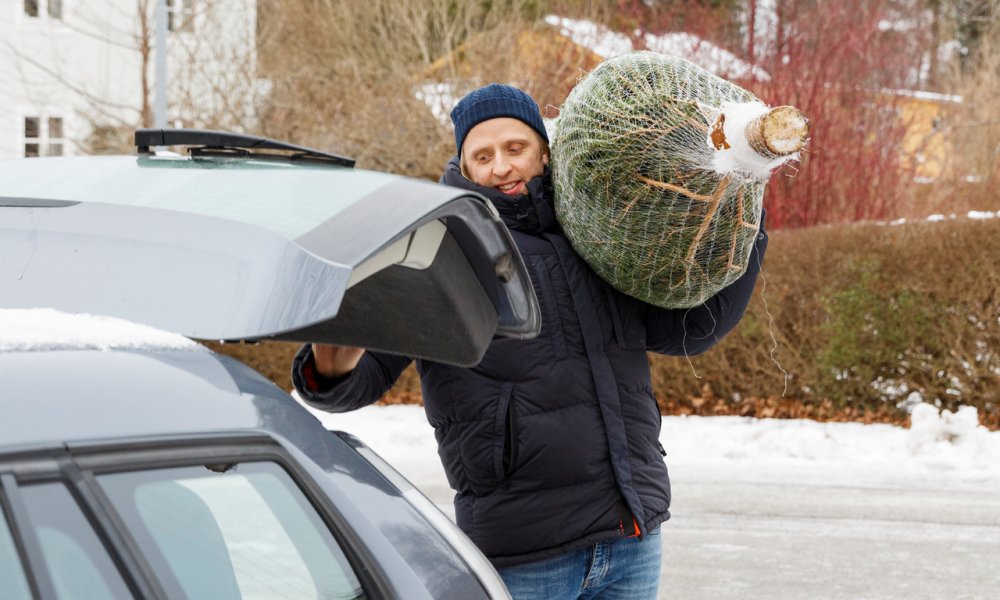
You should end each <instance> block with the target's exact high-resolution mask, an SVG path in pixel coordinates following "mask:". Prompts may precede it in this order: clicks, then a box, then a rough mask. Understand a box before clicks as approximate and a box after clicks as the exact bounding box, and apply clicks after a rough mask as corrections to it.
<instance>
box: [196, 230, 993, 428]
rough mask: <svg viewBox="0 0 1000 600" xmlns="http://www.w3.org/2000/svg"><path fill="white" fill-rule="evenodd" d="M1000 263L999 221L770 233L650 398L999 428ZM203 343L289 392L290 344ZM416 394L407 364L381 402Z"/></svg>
mask: <svg viewBox="0 0 1000 600" xmlns="http://www.w3.org/2000/svg"><path fill="white" fill-rule="evenodd" d="M998 257H1000V219H990V220H967V219H963V220H955V221H944V222H936V223H913V224H905V225H893V226H889V225H871V224H864V225H847V226H843V225H842V226H836V227H832V226H830V227H826V226H824V227H817V228H811V229H801V230H792V231H777V232H774V233H772V234H771V240H770V245H769V248H768V254H767V259H766V261H765V263H764V270H763V277H762V278H761V279H760V280H759V281H758V285H757V290H756V291H755V295H754V298H753V300H752V302H751V305H750V308H749V309H748V311H747V314H746V316H745V317H744V319H743V321H742V322H741V323H740V324H739V326H737V328H736V329H735V330H733V332H732V333H731V334H730V335H729V336H728V337H727V338H726V339H724V340H723V341H722V342H721V343H720V344H719V345H718V346H716V347H715V348H713V349H712V350H711V351H710V352H708V353H706V354H704V355H702V356H697V357H691V358H684V357H680V358H675V357H664V356H654V355H651V356H650V365H651V368H652V372H653V383H654V389H655V392H656V395H657V400H658V401H659V403H660V406H661V408H662V409H663V412H664V413H665V414H677V413H687V414H747V415H757V416H801V417H813V418H822V419H830V418H835V419H858V420H882V421H897V422H902V421H905V419H906V412H905V410H904V409H903V408H902V407H900V406H898V405H900V404H902V403H903V402H904V401H905V400H906V399H907V398H908V397H910V394H911V393H912V392H917V393H918V394H919V395H920V397H922V398H923V399H924V400H925V401H928V402H938V403H939V404H940V405H941V407H942V408H948V409H951V410H953V409H955V408H957V407H958V406H959V405H962V404H966V405H970V406H975V407H976V408H978V409H979V414H980V420H981V422H982V423H983V424H984V425H986V426H988V427H990V428H993V429H1000V272H998V267H997V265H998V264H1000V259H998ZM765 300H766V307H765ZM212 347H213V348H214V349H216V350H220V351H222V352H224V353H226V354H231V355H234V356H237V357H238V358H240V359H241V360H244V361H246V362H248V363H249V364H250V365H251V366H253V367H254V368H256V369H257V370H259V371H261V372H263V373H264V374H265V375H266V376H268V377H270V378H271V379H272V380H274V381H275V382H276V383H278V384H279V385H281V386H282V387H284V388H285V389H288V388H289V387H290V381H289V376H288V368H289V364H290V362H291V357H292V355H293V354H294V350H295V345H290V344H260V345H256V346H251V345H240V344H236V345H233V344H227V345H224V346H219V345H217V344H216V345H212ZM785 373H787V376H786V374H785ZM786 384H787V386H786ZM417 399H419V384H418V381H417V378H416V374H415V373H414V372H413V370H412V368H411V369H410V370H408V371H406V372H405V373H404V374H403V377H402V378H401V379H400V381H399V382H398V383H397V385H396V387H394V388H393V391H392V392H390V396H389V401H391V402H399V401H404V402H413V401H417Z"/></svg>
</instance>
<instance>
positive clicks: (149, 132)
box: [135, 129, 355, 167]
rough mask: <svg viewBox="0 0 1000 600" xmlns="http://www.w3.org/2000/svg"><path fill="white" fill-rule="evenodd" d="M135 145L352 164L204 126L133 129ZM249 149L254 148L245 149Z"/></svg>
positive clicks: (333, 156)
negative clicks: (183, 147) (270, 152)
mask: <svg viewBox="0 0 1000 600" xmlns="http://www.w3.org/2000/svg"><path fill="white" fill-rule="evenodd" d="M135 145H136V149H137V150H138V151H139V152H140V153H142V154H149V153H150V147H152V146H193V147H192V148H189V149H188V151H189V152H190V153H191V156H198V155H201V156H212V155H223V156H251V157H267V156H274V157H281V158H292V159H297V158H306V159H313V160H319V161H323V162H332V163H334V164H337V165H341V166H344V167H353V166H354V163H355V160H354V159H353V158H347V157H346V156H338V155H336V154H330V153H329V152H322V151H320V150H314V149H312V148H306V147H305V146H296V145H295V144H288V143H286V142H279V141H277V140H272V139H268V138H265V137H259V136H255V135H244V134H241V133H230V132H228V131H209V130H205V129H136V130H135ZM250 150H253V151H254V152H248V151H250ZM258 150H281V151H284V152H290V153H291V154H269V153H266V152H263V153H262V152H257V151H258Z"/></svg>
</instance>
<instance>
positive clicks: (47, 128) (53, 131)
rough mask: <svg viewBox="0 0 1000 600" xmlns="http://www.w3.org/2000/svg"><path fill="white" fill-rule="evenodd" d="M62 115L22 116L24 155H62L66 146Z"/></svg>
mask: <svg viewBox="0 0 1000 600" xmlns="http://www.w3.org/2000/svg"><path fill="white" fill-rule="evenodd" d="M63 129H64V128H63V119H62V117H48V118H44V119H43V118H41V117H25V118H24V155H25V156H26V157H34V156H62V155H63V153H64V150H65V146H66V138H65V137H64V135H65V134H64V132H63Z"/></svg>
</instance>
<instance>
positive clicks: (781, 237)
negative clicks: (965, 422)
mask: <svg viewBox="0 0 1000 600" xmlns="http://www.w3.org/2000/svg"><path fill="white" fill-rule="evenodd" d="M998 257H1000V220H998V219H989V220H970V219H962V220H952V221H943V222H924V223H912V224H903V225H892V226H889V225H874V224H858V225H849V226H836V227H817V228H811V229H803V230H793V231H779V232H775V233H773V234H772V235H771V241H770V247H769V249H768V255H767V259H766V261H765V264H764V276H763V278H762V279H761V280H760V281H759V282H758V286H757V290H756V292H755V296H754V299H753V301H752V303H751V306H750V308H749V310H748V312H747V314H746V316H745V317H744V319H743V322H742V323H741V324H740V325H739V326H738V327H737V328H736V329H735V330H734V331H733V333H732V334H731V335H730V336H729V337H727V338H726V339H725V340H723V342H722V343H720V344H719V345H718V346H717V347H716V348H714V349H713V350H712V351H710V352H709V353H707V354H705V355H703V356H699V357H694V358H691V359H686V358H679V359H678V358H670V357H660V356H655V357H651V358H650V363H651V366H652V368H653V371H654V379H655V382H656V391H657V394H658V396H659V397H660V401H661V404H662V405H663V406H665V407H676V406H684V405H685V403H686V399H691V398H695V399H697V398H703V397H704V396H705V395H706V391H707V393H709V394H711V396H712V398H713V399H715V400H716V401H717V402H719V401H721V402H722V403H724V404H727V405H729V406H730V407H731V409H732V410H731V411H732V412H740V410H739V409H740V405H741V404H743V403H745V402H747V401H748V399H749V398H758V399H759V398H762V397H763V398H768V397H770V398H775V397H781V396H782V395H783V396H784V397H785V398H786V399H791V400H793V401H795V402H798V403H801V404H803V405H806V406H809V405H812V406H814V407H820V406H824V407H832V408H833V409H835V410H839V411H844V410H847V411H848V412H851V411H852V410H853V412H855V413H857V414H860V413H864V412H868V413H875V412H878V413H883V414H892V413H898V415H905V411H904V410H903V408H902V407H901V406H898V405H901V404H904V403H905V401H906V399H907V398H911V399H916V398H917V397H918V396H917V395H913V396H911V394H913V392H916V393H917V394H918V395H919V397H920V398H923V399H924V401H927V402H933V403H937V404H939V405H940V406H941V407H942V408H948V409H954V408H956V407H957V406H958V405H961V404H965V405H970V406H975V407H976V408H978V409H979V412H980V420H981V421H982V422H983V423H984V424H987V425H989V426H991V427H993V428H996V427H997V426H998V425H1000V273H998V270H997V268H998V267H997V265H998V264H1000V261H998ZM765 301H766V302H765ZM772 359H773V360H772ZM783 371H784V372H783ZM785 372H787V376H786V375H785ZM786 383H787V388H786ZM695 408H697V407H695ZM672 410H676V409H672Z"/></svg>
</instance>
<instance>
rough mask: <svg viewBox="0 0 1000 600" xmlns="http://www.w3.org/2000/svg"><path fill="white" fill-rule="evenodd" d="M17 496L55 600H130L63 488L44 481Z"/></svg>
mask: <svg viewBox="0 0 1000 600" xmlns="http://www.w3.org/2000/svg"><path fill="white" fill-rule="evenodd" d="M19 492H20V494H21V498H22V499H23V501H24V505H25V509H26V510H27V513H28V518H29V519H30V521H31V527H32V529H34V532H35V536H36V537H37V538H38V543H39V545H40V546H41V550H42V556H43V557H44V558H45V566H46V570H47V571H48V573H49V576H50V577H51V578H52V583H53V585H54V587H55V591H56V597H57V598H59V599H60V600H69V599H73V600H75V599H79V600H89V599H92V598H131V597H132V594H131V593H130V592H129V591H128V588H127V587H126V586H125V582H124V581H123V580H122V578H121V574H120V573H119V572H118V570H117V569H116V568H115V565H114V563H113V562H112V560H111V557H110V556H109V555H108V553H107V551H106V549H105V547H104V545H103V544H102V543H101V540H100V539H99V538H98V537H97V534H96V533H95V532H94V530H93V528H92V527H91V526H90V523H89V522H88V521H87V517H86V516H85V515H84V514H83V511H82V510H81V509H80V507H79V505H78V504H77V503H76V501H75V500H74V499H73V496H72V495H71V494H70V492H69V490H68V489H66V486H64V485H63V484H61V483H43V484H36V485H28V486H24V487H21V488H20V490H19Z"/></svg>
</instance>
